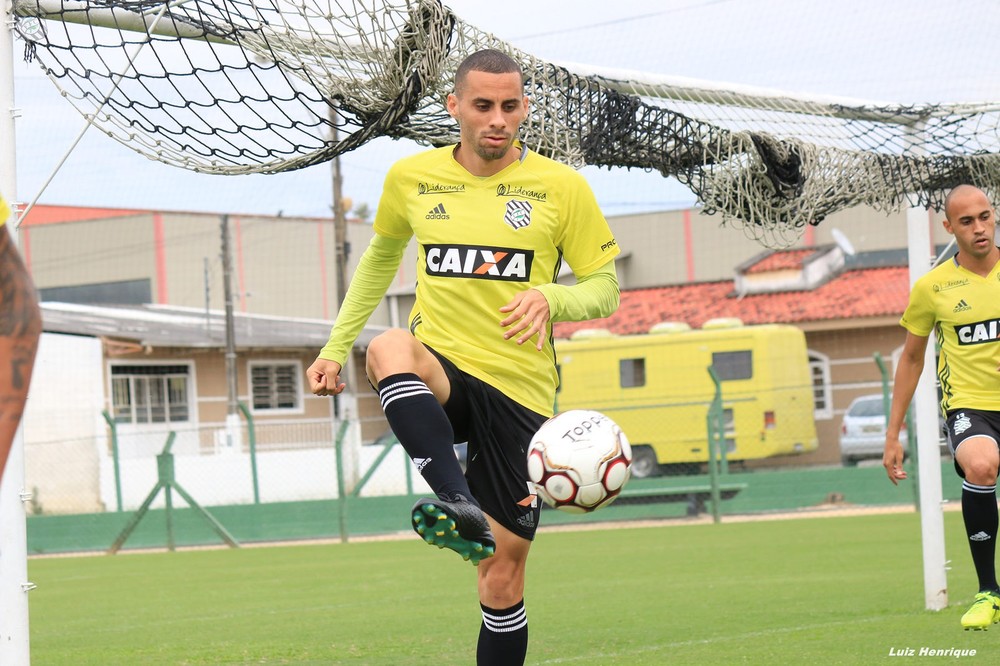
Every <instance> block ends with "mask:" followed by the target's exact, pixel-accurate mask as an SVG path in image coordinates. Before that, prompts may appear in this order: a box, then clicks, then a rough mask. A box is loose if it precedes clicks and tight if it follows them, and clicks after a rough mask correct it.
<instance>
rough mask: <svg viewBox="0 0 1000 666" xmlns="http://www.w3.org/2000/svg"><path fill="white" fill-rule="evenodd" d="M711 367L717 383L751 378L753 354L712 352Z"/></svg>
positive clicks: (747, 352) (748, 352)
mask: <svg viewBox="0 0 1000 666" xmlns="http://www.w3.org/2000/svg"><path fill="white" fill-rule="evenodd" d="M712 367H713V368H714V369H715V374H716V376H718V378H719V381H723V382H724V381H731V380H735V379H750V378H751V377H753V353H752V352H751V351H750V350H749V349H747V350H745V351H729V352H713V353H712Z"/></svg>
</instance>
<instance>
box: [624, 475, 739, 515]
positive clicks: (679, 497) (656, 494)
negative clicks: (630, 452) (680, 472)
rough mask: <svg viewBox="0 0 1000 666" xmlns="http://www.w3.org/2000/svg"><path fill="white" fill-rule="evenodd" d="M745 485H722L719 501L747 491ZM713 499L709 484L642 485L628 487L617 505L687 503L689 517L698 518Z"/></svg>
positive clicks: (720, 486)
mask: <svg viewBox="0 0 1000 666" xmlns="http://www.w3.org/2000/svg"><path fill="white" fill-rule="evenodd" d="M746 487H747V484H745V483H720V484H719V499H723V500H727V499H732V498H733V497H735V496H736V495H737V494H739V492H740V491H741V490H745V489H746ZM711 497H712V486H710V485H709V484H707V483H704V484H692V485H684V486H669V485H642V486H637V485H635V484H632V485H629V486H626V487H625V489H624V490H622V492H621V493H620V494H619V495H618V499H616V500H615V504H617V505H619V506H621V505H623V504H645V503H649V502H687V515H689V516H697V515H698V514H700V513H703V512H704V511H705V503H706V502H708V501H709V500H710V499H711Z"/></svg>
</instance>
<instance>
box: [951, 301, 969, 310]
mask: <svg viewBox="0 0 1000 666" xmlns="http://www.w3.org/2000/svg"><path fill="white" fill-rule="evenodd" d="M971 309H972V306H971V305H969V304H968V303H966V302H965V299H964V298H963V299H962V300H960V301H959V302H958V304H957V305H956V306H955V309H954V310H952V312H965V311H966V310H971Z"/></svg>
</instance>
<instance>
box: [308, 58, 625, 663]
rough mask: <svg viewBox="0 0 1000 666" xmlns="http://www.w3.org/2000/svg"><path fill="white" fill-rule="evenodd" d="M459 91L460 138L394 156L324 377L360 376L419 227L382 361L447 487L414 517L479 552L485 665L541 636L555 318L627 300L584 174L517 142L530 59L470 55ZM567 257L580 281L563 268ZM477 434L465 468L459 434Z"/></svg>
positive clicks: (396, 402) (474, 556)
mask: <svg viewBox="0 0 1000 666" xmlns="http://www.w3.org/2000/svg"><path fill="white" fill-rule="evenodd" d="M447 105H448V106H447V108H448V112H449V113H450V114H451V116H452V117H453V118H455V119H456V120H457V121H458V124H459V128H460V143H458V145H455V146H448V147H445V148H438V149H434V150H430V151H427V152H424V153H421V154H419V155H416V156H413V157H408V158H404V159H403V160H400V161H399V162H397V163H396V164H395V165H394V166H393V167H392V168H391V169H390V171H389V174H388V175H387V177H386V182H385V188H384V191H383V194H382V199H381V201H380V202H379V206H378V211H377V213H376V216H375V225H374V231H375V235H374V237H373V239H372V241H371V244H370V245H369V247H368V249H367V250H366V251H365V253H364V255H363V256H362V258H361V261H360V264H359V267H358V270H357V272H356V273H355V275H354V276H353V278H352V280H351V286H350V289H349V291H348V293H347V298H346V299H345V302H344V305H343V308H342V309H341V312H340V313H339V314H338V317H337V321H336V323H335V325H334V327H333V330H332V332H331V334H330V341H329V342H328V344H327V345H326V346H325V347H324V348H323V350H322V351H321V352H320V354H319V358H318V359H317V360H316V362H315V363H313V364H312V366H310V368H309V369H308V371H307V375H308V379H309V383H310V388H311V390H312V392H313V393H315V394H317V395H335V394H337V393H339V392H341V391H342V390H343V389H344V384H343V383H342V382H341V380H340V376H339V375H340V372H341V370H342V366H343V363H344V360H345V359H346V358H347V355H348V353H349V351H350V348H351V345H352V344H353V342H354V340H355V339H356V338H357V335H358V334H359V333H360V331H361V328H362V327H363V326H364V324H365V322H367V320H368V317H369V316H370V315H371V313H372V311H373V310H374V308H375V307H376V306H377V304H378V303H379V301H380V300H381V298H382V297H383V296H384V294H385V291H386V289H387V288H388V286H389V284H390V283H391V281H392V279H393V277H394V275H395V273H396V270H397V268H398V266H399V263H400V261H401V258H402V255H403V250H404V249H405V247H406V244H407V242H408V241H409V239H410V238H411V237H413V236H415V237H416V241H417V244H418V260H417V275H418V279H417V291H416V303H415V305H414V307H413V310H412V312H411V313H410V317H409V330H403V329H397V330H389V331H387V332H385V333H382V334H381V335H379V336H378V337H376V338H375V339H374V340H373V341H372V342H371V344H370V345H369V347H368V352H367V359H366V370H367V374H368V378H369V380H370V382H371V383H372V386H373V387H376V388H377V390H378V392H379V396H380V399H381V402H382V407H383V410H384V411H385V415H386V419H387V420H388V421H389V425H390V426H391V427H392V430H393V432H394V433H395V435H396V437H397V438H398V439H399V441H400V442H401V443H402V445H403V447H404V448H405V449H406V451H407V454H408V455H409V456H410V458H411V459H412V461H413V463H414V464H415V465H416V467H417V468H418V469H419V470H420V473H421V475H422V476H423V477H424V479H425V480H426V481H427V483H428V485H429V486H430V487H431V489H432V490H433V491H434V493H435V494H436V497H432V498H426V499H422V500H420V501H419V502H417V504H416V505H415V506H414V508H413V512H412V516H411V518H412V523H413V527H414V529H415V530H416V531H417V533H418V534H419V535H420V536H421V537H422V538H423V539H424V540H425V541H427V542H428V543H430V544H434V545H438V546H441V547H447V548H450V549H452V550H455V551H457V552H458V553H459V554H461V555H462V556H463V558H465V559H467V560H472V561H473V563H475V564H476V565H477V566H478V569H477V572H478V574H477V578H478V590H479V601H480V605H481V610H482V618H483V621H482V625H481V627H480V633H479V642H478V647H477V663H478V664H479V666H487V665H503V666H511V665H514V666H516V665H517V664H522V663H523V662H524V658H525V654H526V651H527V644H528V622H527V615H526V614H525V608H524V600H523V595H524V573H525V562H526V560H527V557H528V550H529V547H530V545H531V542H532V539H533V538H534V534H535V529H536V527H537V525H538V517H539V503H538V500H537V498H536V497H535V495H534V493H533V489H532V486H531V485H530V483H529V481H528V477H527V461H526V452H527V446H528V444H529V442H530V438H531V436H532V435H533V434H534V432H535V431H536V430H537V429H538V427H539V426H540V425H541V424H542V423H543V422H544V421H545V420H546V418H548V417H549V416H551V415H552V412H553V404H554V402H555V389H556V384H557V381H558V378H557V376H556V368H555V353H554V351H553V346H552V338H551V334H552V322H553V321H579V320H584V319H592V318H597V317H606V316H608V315H610V314H611V313H613V312H614V311H615V310H616V309H617V307H618V280H617V276H616V274H615V270H614V257H615V256H616V255H617V254H618V253H619V249H618V246H617V244H616V242H615V238H614V236H613V235H612V233H611V230H610V229H609V228H608V224H607V222H606V221H605V219H604V216H603V215H602V214H601V211H600V209H599V208H598V206H597V202H596V200H595V198H594V195H593V193H592V192H591V190H590V187H589V186H588V185H587V183H586V181H585V180H584V179H583V177H582V176H580V175H579V174H578V173H577V172H576V171H574V170H573V169H571V168H569V167H567V166H565V165H562V164H559V163H557V162H554V161H553V160H550V159H548V158H545V157H542V156H540V155H538V154H537V153H534V152H532V151H531V150H529V149H528V147H527V146H525V145H523V144H522V143H521V142H520V141H519V140H518V138H517V134H518V129H519V127H520V125H521V123H522V122H523V121H524V120H525V118H526V117H527V114H528V98H527V97H526V96H525V93H524V82H523V78H522V73H521V69H520V67H519V66H518V64H517V63H516V62H515V61H514V60H512V59H511V58H510V57H508V56H507V55H505V54H503V53H501V52H499V51H496V50H489V49H488V50H484V51H479V52H476V53H474V54H472V55H470V56H469V57H468V58H466V59H465V60H464V61H463V62H462V64H461V65H459V67H458V70H457V72H456V75H455V90H454V93H452V94H450V95H449V96H448V102H447ZM564 260H565V261H566V262H567V264H568V265H569V266H570V268H572V269H573V272H574V274H575V276H576V279H577V281H576V284H574V285H572V286H566V285H560V284H556V283H555V279H556V276H557V275H558V272H559V268H560V265H561V263H562V261H564ZM463 441H467V442H468V443H469V448H468V464H467V471H466V472H465V473H464V474H463V472H462V468H461V467H460V465H459V463H458V461H457V459H456V457H455V455H454V451H453V448H452V445H453V444H454V443H455V442H463Z"/></svg>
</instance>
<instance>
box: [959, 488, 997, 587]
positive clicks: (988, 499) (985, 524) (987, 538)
mask: <svg viewBox="0 0 1000 666" xmlns="http://www.w3.org/2000/svg"><path fill="white" fill-rule="evenodd" d="M962 518H963V519H964V520H965V533H966V534H967V535H968V536H969V548H970V549H971V550H972V563H973V564H974V565H975V567H976V575H977V576H979V591H980V592H984V591H986V590H992V591H994V592H996V591H998V587H997V578H996V550H997V543H996V541H997V522H998V520H997V487H996V484H994V485H992V486H977V485H975V484H973V483H969V482H968V481H965V482H964V483H962Z"/></svg>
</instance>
